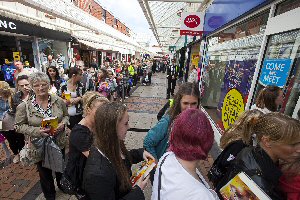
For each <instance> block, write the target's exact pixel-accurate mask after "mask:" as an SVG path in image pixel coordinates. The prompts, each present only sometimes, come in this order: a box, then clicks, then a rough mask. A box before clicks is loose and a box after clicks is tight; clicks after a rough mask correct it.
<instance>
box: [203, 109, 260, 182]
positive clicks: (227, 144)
mask: <svg viewBox="0 0 300 200" xmlns="http://www.w3.org/2000/svg"><path fill="white" fill-rule="evenodd" d="M262 115H263V113H262V112H261V111H259V110H256V109H255V110H247V111H245V112H244V113H242V114H241V115H240V116H239V117H238V119H237V120H236V121H235V122H234V124H233V125H232V126H231V127H230V128H229V129H227V130H226V131H225V132H224V134H223V135H222V137H221V139H220V147H221V148H222V149H223V151H222V153H221V154H220V155H219V156H218V158H217V159H216V160H215V161H214V163H213V165H212V167H211V169H210V171H209V172H208V178H209V180H210V181H211V182H212V183H213V185H214V187H217V185H218V184H222V183H221V182H220V180H221V179H222V178H223V177H224V175H225V174H226V173H227V172H228V171H229V170H231V165H232V163H233V162H234V160H235V158H236V156H237V154H238V153H239V152H240V151H241V150H242V149H244V148H245V147H247V146H255V143H256V141H255V138H254V137H253V136H252V128H253V126H254V125H255V123H256V121H257V120H258V119H259V117H261V116H262Z"/></svg>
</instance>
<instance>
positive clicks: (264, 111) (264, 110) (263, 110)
mask: <svg viewBox="0 0 300 200" xmlns="http://www.w3.org/2000/svg"><path fill="white" fill-rule="evenodd" d="M251 110H259V111H261V112H262V113H264V114H268V113H271V112H272V111H270V110H269V109H268V108H259V107H257V106H256V104H254V105H253V106H252V107H251Z"/></svg>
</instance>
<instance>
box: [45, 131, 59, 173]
mask: <svg viewBox="0 0 300 200" xmlns="http://www.w3.org/2000/svg"><path fill="white" fill-rule="evenodd" d="M43 154H44V156H43V163H42V166H43V167H45V168H48V169H51V170H52V171H55V172H60V173H62V172H63V168H64V159H63V153H62V151H61V150H60V148H59V146H58V145H57V144H56V143H55V140H54V139H53V138H52V137H51V136H48V137H46V138H45V141H44V151H43Z"/></svg>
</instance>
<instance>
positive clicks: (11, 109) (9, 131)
mask: <svg viewBox="0 0 300 200" xmlns="http://www.w3.org/2000/svg"><path fill="white" fill-rule="evenodd" d="M13 96H14V92H13V90H12V89H11V88H10V86H9V84H8V83H6V82H5V81H0V98H1V99H2V100H3V102H4V104H3V106H1V107H5V109H6V110H5V113H4V114H3V119H2V130H1V133H2V135H3V136H4V137H5V138H6V139H7V141H8V143H9V147H10V149H11V150H12V152H13V154H14V158H13V163H18V162H19V161H20V156H19V152H20V151H21V150H22V148H23V147H24V145H25V141H24V135H23V134H20V133H17V132H16V130H15V128H14V121H15V106H14V105H15V104H14V101H13ZM5 104H6V106H5Z"/></svg>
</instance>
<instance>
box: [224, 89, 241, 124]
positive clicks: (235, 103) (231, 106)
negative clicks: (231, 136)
mask: <svg viewBox="0 0 300 200" xmlns="http://www.w3.org/2000/svg"><path fill="white" fill-rule="evenodd" d="M244 107H245V105H244V99H243V96H242V94H241V93H240V92H239V91H238V90H237V89H231V90H230V91H229V92H228V93H227V94H226V96H225V98H224V102H223V107H222V122H223V127H224V129H225V130H226V129H228V128H229V127H230V126H231V125H232V124H233V123H234V122H235V120H236V119H237V118H238V116H239V115H240V114H241V113H243V112H244V110H245V109H244Z"/></svg>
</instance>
